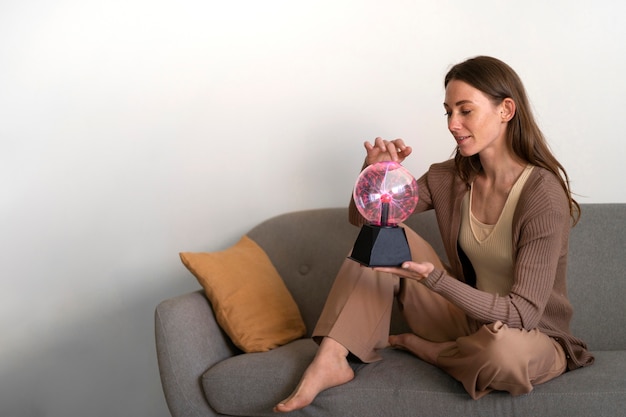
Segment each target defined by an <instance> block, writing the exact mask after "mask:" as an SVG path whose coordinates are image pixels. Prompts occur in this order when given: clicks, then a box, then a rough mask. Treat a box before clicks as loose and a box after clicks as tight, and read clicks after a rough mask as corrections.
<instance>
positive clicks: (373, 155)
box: [365, 138, 413, 165]
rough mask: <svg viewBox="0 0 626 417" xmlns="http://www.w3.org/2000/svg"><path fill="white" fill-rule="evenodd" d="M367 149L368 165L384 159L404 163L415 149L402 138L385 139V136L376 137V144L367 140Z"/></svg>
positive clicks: (366, 160) (366, 158) (366, 159)
mask: <svg viewBox="0 0 626 417" xmlns="http://www.w3.org/2000/svg"><path fill="white" fill-rule="evenodd" d="M365 150H366V151H367V156H366V157H365V162H366V164H367V165H372V164H375V163H376V162H382V161H394V162H398V163H402V161H404V159H405V158H406V157H407V156H409V155H410V154H411V152H412V151H413V149H411V147H410V146H407V145H405V144H404V141H403V140H402V139H394V140H384V139H383V138H376V140H374V144H371V143H370V142H365Z"/></svg>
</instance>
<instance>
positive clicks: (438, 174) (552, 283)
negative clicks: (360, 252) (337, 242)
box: [350, 160, 593, 369]
mask: <svg viewBox="0 0 626 417" xmlns="http://www.w3.org/2000/svg"><path fill="white" fill-rule="evenodd" d="M418 186H419V197H420V199H419V202H418V205H417V208H416V210H415V212H416V213H419V212H422V211H426V210H430V209H434V210H435V213H436V217H437V222H438V224H439V231H440V233H441V237H442V240H443V243H444V247H445V249H446V253H447V255H448V259H449V261H450V273H451V275H449V274H448V271H442V270H437V269H436V270H434V271H433V272H432V273H431V274H430V275H429V276H428V277H427V278H426V279H424V280H423V281H422V283H423V284H424V285H426V286H427V287H428V288H430V289H431V290H433V291H435V292H437V293H439V294H441V295H442V296H443V297H445V298H447V299H448V300H450V301H451V302H452V303H454V304H455V305H457V306H458V307H459V308H461V309H462V310H463V311H465V313H466V314H467V316H468V319H469V321H470V326H472V328H475V329H478V327H479V326H480V325H482V324H486V323H493V322H495V321H497V320H500V321H501V322H503V323H506V324H507V325H508V326H509V327H514V328H523V329H534V328H537V329H539V330H540V331H541V332H543V333H545V334H547V335H548V336H550V337H552V338H554V339H555V340H556V341H558V342H559V343H560V344H561V346H563V349H564V350H565V353H566V355H567V361H568V369H576V368H578V367H581V366H586V365H590V364H591V363H593V356H592V355H591V354H590V353H589V352H588V351H587V346H586V344H585V343H584V342H583V341H582V340H580V339H578V338H576V337H574V336H573V335H572V334H571V332H570V327H569V323H570V320H571V318H572V313H573V309H572V306H571V304H570V302H569V300H568V298H567V288H566V269H567V251H568V239H569V231H570V228H571V218H570V211H569V204H568V201H567V199H566V198H565V194H564V191H563V188H562V187H561V184H560V182H559V181H558V179H557V178H556V177H555V176H554V174H552V173H551V172H549V171H547V170H545V169H543V168H539V167H535V169H533V171H532V173H531V174H530V177H529V178H528V180H527V181H526V184H525V185H524V188H523V189H522V192H521V195H520V198H519V201H518V204H517V207H516V209H515V214H514V216H513V250H514V262H515V266H514V273H515V276H514V282H513V287H512V288H511V292H510V293H509V294H508V295H506V296H498V295H494V294H491V293H487V292H483V291H480V290H478V289H476V288H475V287H474V285H475V282H476V280H475V278H474V276H473V275H474V272H473V268H472V266H471V263H470V262H469V260H468V259H467V257H465V256H464V254H463V252H462V251H461V249H460V248H459V247H458V243H457V242H458V235H459V228H460V224H461V201H462V199H463V197H464V195H465V193H466V192H467V191H468V185H467V184H466V183H465V182H463V181H462V180H461V179H460V177H459V176H458V175H457V171H456V168H455V165H454V161H453V160H448V161H445V162H442V163H439V164H434V165H432V166H431V167H430V169H429V170H428V172H427V173H426V174H424V175H423V176H422V177H421V178H420V179H419V180H418ZM350 221H351V222H352V223H353V224H362V223H363V221H364V220H363V218H362V217H361V216H360V214H359V213H358V210H357V209H356V206H355V205H354V203H353V202H351V204H350Z"/></svg>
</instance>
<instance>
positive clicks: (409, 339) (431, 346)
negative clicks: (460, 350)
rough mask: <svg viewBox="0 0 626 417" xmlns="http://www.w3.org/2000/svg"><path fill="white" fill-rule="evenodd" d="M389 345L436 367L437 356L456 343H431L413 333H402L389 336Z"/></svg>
mask: <svg viewBox="0 0 626 417" xmlns="http://www.w3.org/2000/svg"><path fill="white" fill-rule="evenodd" d="M389 344H390V345H391V346H392V347H394V348H396V349H403V350H408V351H409V352H411V353H412V354H414V355H415V356H417V357H418V358H420V359H422V360H423V361H425V362H428V363H430V364H432V365H437V358H438V357H439V354H440V353H441V352H442V351H443V350H445V349H447V348H449V347H451V346H453V345H455V344H456V342H441V343H438V342H431V341H429V340H426V339H422V338H421V337H419V336H417V335H415V334H413V333H404V334H399V335H394V336H389Z"/></svg>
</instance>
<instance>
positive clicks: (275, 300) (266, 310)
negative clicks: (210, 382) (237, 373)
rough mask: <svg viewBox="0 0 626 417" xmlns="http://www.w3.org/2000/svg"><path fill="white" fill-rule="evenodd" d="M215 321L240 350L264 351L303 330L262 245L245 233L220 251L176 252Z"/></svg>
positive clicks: (291, 299)
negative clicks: (195, 281)
mask: <svg viewBox="0 0 626 417" xmlns="http://www.w3.org/2000/svg"><path fill="white" fill-rule="evenodd" d="M180 258H181V260H182V262H183V264H184V265H185V266H186V267H187V268H188V269H189V271H191V273H192V274H193V275H194V276H195V277H196V278H197V279H198V281H199V282H200V285H202V287H203V288H204V290H205V292H206V295H207V298H208V299H209V300H210V301H211V305H212V306H213V310H214V312H215V316H216V319H217V321H218V323H219V324H220V326H221V327H222V329H223V330H224V331H225V332H226V333H227V334H228V336H229V337H230V338H231V340H232V341H233V343H234V344H235V345H236V346H237V347H239V348H240V349H242V350H243V351H244V352H263V351H267V350H270V349H273V348H275V347H277V346H280V345H283V344H285V343H288V342H290V341H292V340H294V339H297V338H299V337H301V336H303V335H304V334H305V332H306V329H305V326H304V322H303V321H302V317H301V316H300V311H299V310H298V306H297V305H296V303H295V301H294V300H293V298H292V297H291V294H290V293H289V291H288V290H287V287H286V286H285V284H284V282H283V280H282V279H281V277H280V276H279V275H278V272H277V271H276V269H275V268H274V266H273V265H272V262H271V261H270V259H269V258H268V257H267V255H266V254H265V252H264V251H263V249H261V247H260V246H259V245H257V244H256V243H255V242H254V241H253V240H252V239H250V238H248V237H247V236H244V237H242V238H241V240H240V241H239V242H238V243H237V244H235V245H234V246H232V247H230V248H228V249H226V250H224V251H220V252H212V253H191V252H183V253H181V254H180Z"/></svg>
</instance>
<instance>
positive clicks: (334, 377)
mask: <svg viewBox="0 0 626 417" xmlns="http://www.w3.org/2000/svg"><path fill="white" fill-rule="evenodd" d="M347 356H348V350H347V349H346V348H345V347H343V346H342V345H341V344H339V343H338V342H337V341H335V340H334V339H331V338H329V337H326V338H324V340H322V343H321V344H320V348H319V350H318V351H317V354H316V355H315V358H314V359H313V362H311V364H310V365H309V367H308V368H307V369H306V371H304V375H302V379H300V383H299V384H298V386H297V387H296V389H295V391H294V392H293V393H291V395H290V396H289V397H287V398H286V399H285V400H283V401H281V402H280V403H278V404H277V405H276V406H275V407H274V411H275V412H282V413H287V412H289V411H293V410H298V409H300V408H304V407H306V406H307V405H309V404H311V403H312V402H313V400H314V399H315V397H317V394H319V393H320V392H322V391H324V390H326V389H328V388H332V387H336V386H337V385H341V384H345V383H346V382H349V381H351V380H352V379H353V378H354V371H353V370H352V368H350V365H349V364H348V360H347Z"/></svg>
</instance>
